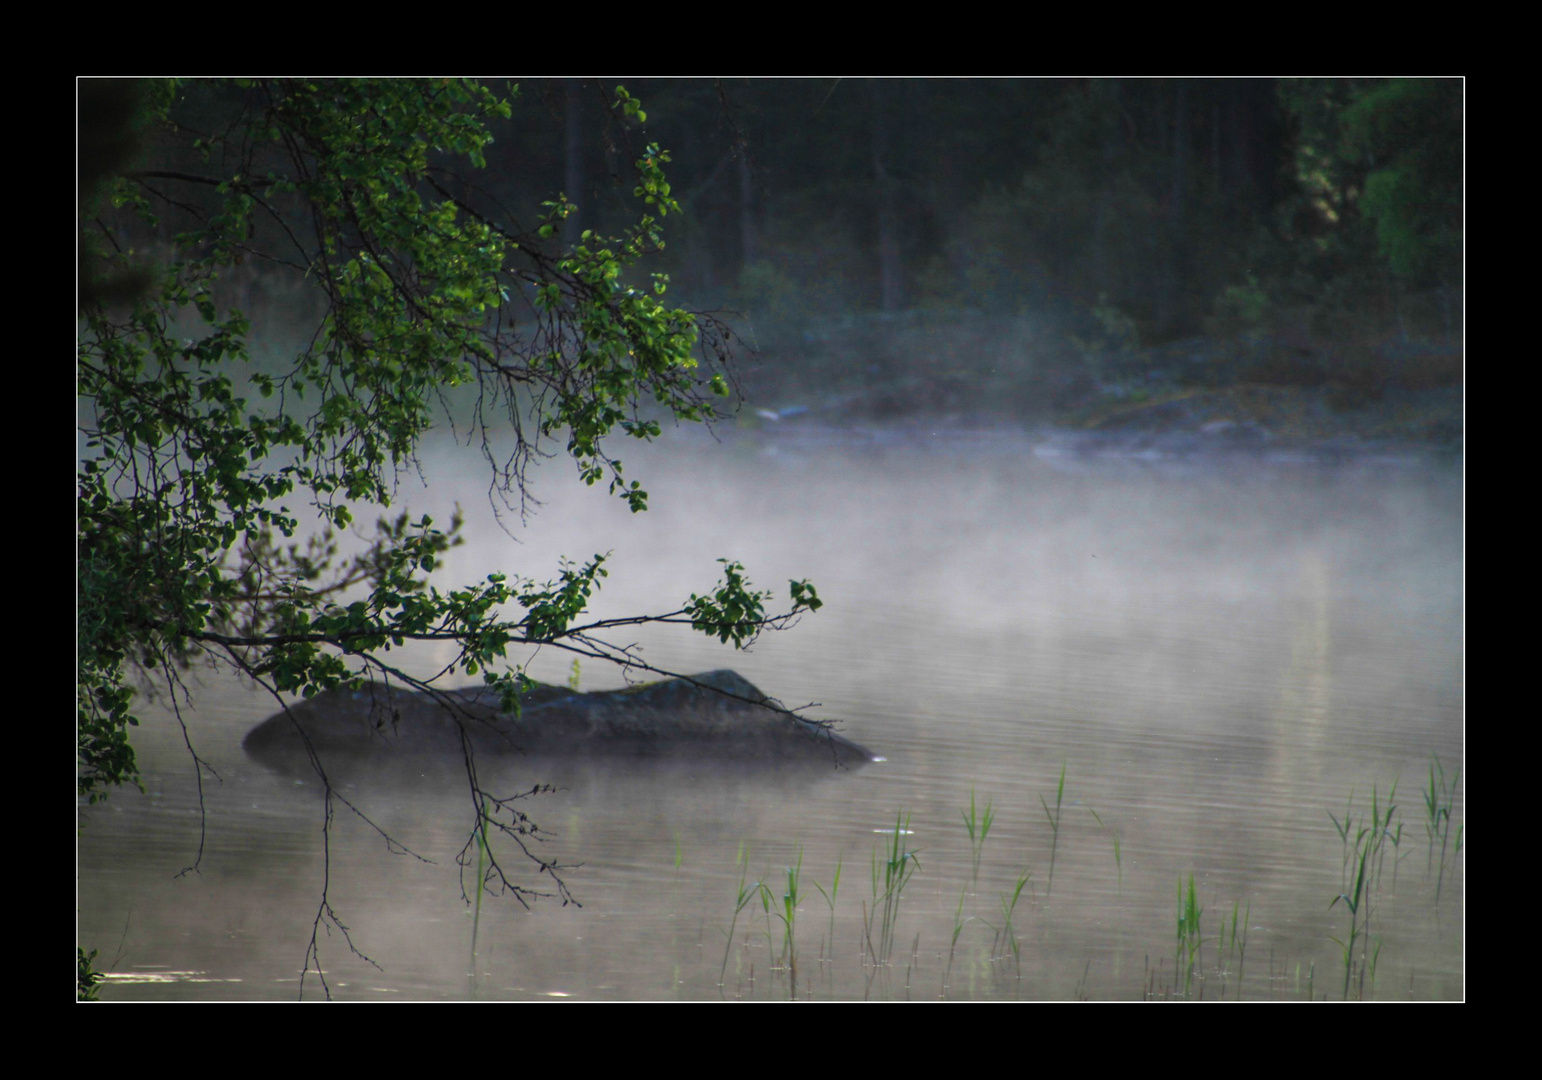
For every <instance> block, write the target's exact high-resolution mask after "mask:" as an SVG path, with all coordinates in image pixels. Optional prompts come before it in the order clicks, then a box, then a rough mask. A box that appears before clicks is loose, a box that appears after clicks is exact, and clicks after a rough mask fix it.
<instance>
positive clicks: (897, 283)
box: [872, 79, 904, 311]
mask: <svg viewBox="0 0 1542 1080" xmlns="http://www.w3.org/2000/svg"><path fill="white" fill-rule="evenodd" d="M872 86H873V175H874V178H875V179H876V181H877V191H878V199H877V203H878V286H879V295H880V297H881V304H882V308H883V310H884V311H898V310H900V308H901V307H902V306H903V304H904V295H903V282H902V271H901V265H900V245H899V223H898V221H897V217H898V215H897V214H896V213H895V209H894V203H895V192H894V178H893V177H891V176H890V175H889V170H888V165H887V163H886V159H887V158H888V155H889V128H888V117H887V116H886V115H885V111H886V110H885V106H886V104H887V102H886V101H885V98H886V96H887V88H886V87H885V85H884V83H883V80H881V79H875V80H873V84H872Z"/></svg>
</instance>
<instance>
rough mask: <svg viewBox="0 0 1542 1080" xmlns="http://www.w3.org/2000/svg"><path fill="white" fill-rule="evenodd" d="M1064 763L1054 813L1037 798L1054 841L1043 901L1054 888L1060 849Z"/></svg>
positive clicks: (1051, 846) (1051, 843)
mask: <svg viewBox="0 0 1542 1080" xmlns="http://www.w3.org/2000/svg"><path fill="white" fill-rule="evenodd" d="M1065 765H1066V763H1065V761H1064V760H1062V761H1061V762H1060V784H1059V786H1057V787H1056V788H1055V812H1054V813H1053V814H1052V813H1050V811H1049V803H1047V802H1045V801H1044V796H1043V795H1040V796H1039V805H1040V806H1042V807H1044V816H1045V817H1047V818H1048V819H1049V827H1050V831H1051V832H1052V833H1053V834H1054V839H1053V840H1052V841H1051V842H1050V847H1049V881H1048V882H1046V883H1045V885H1044V896H1045V899H1048V898H1049V894H1050V891H1051V890H1052V889H1054V887H1055V852H1056V851H1058V850H1059V848H1060V804H1061V802H1062V801H1063V800H1064V799H1065Z"/></svg>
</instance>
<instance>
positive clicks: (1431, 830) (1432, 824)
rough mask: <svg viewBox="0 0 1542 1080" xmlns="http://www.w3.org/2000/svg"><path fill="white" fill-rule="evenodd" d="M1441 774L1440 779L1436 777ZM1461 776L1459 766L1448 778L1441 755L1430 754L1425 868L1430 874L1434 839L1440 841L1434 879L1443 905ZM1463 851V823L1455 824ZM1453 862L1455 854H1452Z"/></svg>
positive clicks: (1458, 850) (1459, 849) (1437, 901)
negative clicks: (1441, 891)
mask: <svg viewBox="0 0 1542 1080" xmlns="http://www.w3.org/2000/svg"><path fill="white" fill-rule="evenodd" d="M1437 776H1438V779H1437ZM1461 777H1462V771H1461V770H1460V769H1457V770H1455V771H1454V772H1452V774H1451V778H1450V780H1449V781H1448V780H1447V779H1446V770H1445V767H1444V766H1443V765H1441V764H1440V758H1439V757H1438V756H1435V755H1431V758H1430V779H1429V786H1428V787H1427V788H1425V790H1424V815H1425V817H1424V833H1425V836H1426V837H1427V838H1428V840H1429V854H1428V855H1427V856H1426V858H1425V863H1424V871H1425V876H1426V877H1428V876H1429V873H1430V865H1431V863H1433V862H1434V859H1435V841H1436V840H1439V841H1440V872H1439V874H1438V875H1437V876H1436V878H1435V904H1436V905H1437V906H1439V904H1440V890H1441V886H1442V885H1444V884H1445V880H1446V851H1447V847H1448V846H1449V844H1450V840H1451V811H1452V810H1453V809H1455V808H1456V789H1457V784H1458V783H1459V782H1460V780H1461ZM1461 853H1462V826H1461V825H1458V826H1457V827H1456V851H1455V855H1457V856H1459V855H1461ZM1453 862H1454V856H1453Z"/></svg>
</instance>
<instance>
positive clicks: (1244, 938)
mask: <svg viewBox="0 0 1542 1080" xmlns="http://www.w3.org/2000/svg"><path fill="white" fill-rule="evenodd" d="M1239 906H1240V905H1239V902H1238V901H1236V900H1233V901H1232V904H1231V939H1230V940H1229V941H1228V940H1227V938H1226V921H1225V919H1224V918H1223V919H1222V920H1221V940H1222V941H1223V942H1225V944H1226V967H1225V968H1224V969H1223V970H1222V973H1221V974H1222V982H1221V996H1222V997H1225V996H1226V982H1225V976H1226V974H1227V972H1229V971H1230V970H1231V958H1232V956H1233V955H1235V956H1236V957H1237V997H1238V999H1240V998H1241V997H1242V975H1243V967H1244V965H1245V964H1246V963H1247V953H1248V923H1249V921H1251V919H1252V918H1253V901H1252V900H1249V901H1248V903H1247V909H1246V911H1245V913H1244V914H1243V916H1242V932H1241V934H1240V935H1239V934H1238V932H1237V911H1238V908H1239Z"/></svg>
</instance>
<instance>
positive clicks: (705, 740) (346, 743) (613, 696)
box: [242, 670, 875, 766]
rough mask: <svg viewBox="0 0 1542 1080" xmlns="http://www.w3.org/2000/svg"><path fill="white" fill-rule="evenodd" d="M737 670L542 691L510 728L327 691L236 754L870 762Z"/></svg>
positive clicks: (531, 695)
mask: <svg viewBox="0 0 1542 1080" xmlns="http://www.w3.org/2000/svg"><path fill="white" fill-rule="evenodd" d="M769 700H770V699H768V698H767V697H766V695H765V694H763V693H761V692H760V690H759V689H757V688H756V687H755V686H754V684H752V683H750V682H749V680H747V679H745V678H743V677H742V676H740V675H738V674H737V673H735V672H733V671H726V670H725V671H709V672H706V673H704V674H701V675H693V676H690V677H689V678H682V679H667V680H664V681H662V682H654V683H644V684H642V685H639V686H631V687H627V688H626V689H623V690H607V691H597V692H595V693H589V694H580V693H575V692H574V691H572V690H570V689H568V688H566V687H560V686H547V685H538V686H536V687H535V688H534V689H533V690H531V691H529V692H527V693H526V694H525V695H524V697H523V698H522V699H521V709H520V714H519V716H518V717H515V716H513V715H510V714H506V713H501V712H500V711H499V701H498V696H497V694H496V693H494V692H493V691H491V690H488V689H485V688H481V687H470V688H467V689H464V690H451V691H447V692H445V693H443V694H441V695H438V696H435V695H430V694H425V693H416V692H410V691H404V690H402V689H400V688H396V687H390V686H387V685H385V684H383V683H373V682H372V683H367V684H366V685H365V686H363V687H362V688H360V689H358V690H332V691H328V692H326V693H323V694H318V695H316V696H315V697H313V698H310V699H309V700H307V701H302V702H299V703H297V704H295V705H292V706H290V708H289V710H288V711H287V712H284V711H281V712H278V713H276V714H274V715H273V716H270V717H269V718H268V719H266V720H264V721H263V722H262V723H261V724H259V725H257V726H256V727H255V728H253V729H252V730H251V731H250V732H249V733H248V734H247V736H246V739H245V741H244V743H243V744H242V745H243V746H244V747H245V748H246V752H247V753H248V754H250V755H251V756H252V757H253V758H255V759H257V760H258V761H262V762H265V763H268V764H272V765H276V766H279V765H287V764H293V763H295V762H297V761H300V760H303V759H304V758H305V756H306V752H305V748H304V740H302V738H301V736H300V732H301V731H303V732H304V733H305V738H306V739H308V740H309V742H310V744H311V746H312V747H313V748H314V749H315V750H316V751H317V752H318V753H319V754H321V755H323V760H326V759H327V758H328V757H329V756H332V757H335V756H336V755H338V754H347V755H350V756H358V755H363V754H367V755H371V756H374V755H384V756H388V757H395V758H403V757H410V756H413V755H428V754H444V753H456V754H459V753H460V751H461V749H462V747H463V745H464V742H463V740H464V741H469V743H470V744H471V746H472V748H473V749H474V750H475V751H476V752H477V753H478V754H486V753H493V754H500V753H520V752H529V753H534V754H552V755H564V756H590V755H592V756H616V755H624V756H631V757H644V758H651V757H691V756H722V757H727V758H732V759H735V760H741V761H747V762H780V761H799V760H802V761H809V762H819V761H823V762H824V763H826V764H829V765H834V764H841V765H848V766H850V765H861V764H864V763H866V762H869V761H872V760H875V758H874V755H873V754H872V753H871V752H870V751H868V750H866V749H865V748H863V747H861V746H858V745H857V744H856V743H854V742H852V741H851V740H849V739H845V738H842V737H841V736H839V735H837V734H835V733H834V732H832V731H830V730H829V729H828V728H825V727H823V726H821V725H819V724H814V723H810V722H809V721H807V720H802V719H800V718H798V717H795V716H791V715H789V714H787V713H785V712H781V711H778V710H777V709H775V708H771V707H768V706H767V705H766V702H768V701H769Z"/></svg>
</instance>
